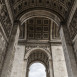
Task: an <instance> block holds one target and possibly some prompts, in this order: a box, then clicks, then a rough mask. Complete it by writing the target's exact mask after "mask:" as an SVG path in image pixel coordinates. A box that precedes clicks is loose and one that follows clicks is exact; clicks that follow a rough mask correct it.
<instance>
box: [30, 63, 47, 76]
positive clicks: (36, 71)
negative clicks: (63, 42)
mask: <svg viewBox="0 0 77 77" xmlns="http://www.w3.org/2000/svg"><path fill="white" fill-rule="evenodd" d="M29 70H30V71H29V77H46V72H45V67H44V65H43V64H41V63H34V64H32V65H31V66H30V68H29Z"/></svg>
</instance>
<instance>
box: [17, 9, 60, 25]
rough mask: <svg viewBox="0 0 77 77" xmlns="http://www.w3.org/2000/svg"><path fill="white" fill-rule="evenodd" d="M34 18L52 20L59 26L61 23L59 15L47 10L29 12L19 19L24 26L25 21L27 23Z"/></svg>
mask: <svg viewBox="0 0 77 77" xmlns="http://www.w3.org/2000/svg"><path fill="white" fill-rule="evenodd" d="M33 17H45V18H49V19H50V20H52V21H54V22H55V23H56V24H57V25H60V22H61V20H60V18H59V17H58V16H57V15H55V14H53V13H51V12H49V11H46V10H33V11H29V12H27V13H25V14H24V15H22V16H21V17H20V18H18V19H19V20H20V22H21V24H23V23H24V22H25V21H27V20H28V19H30V18H33Z"/></svg>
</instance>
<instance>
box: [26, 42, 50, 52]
mask: <svg viewBox="0 0 77 77" xmlns="http://www.w3.org/2000/svg"><path fill="white" fill-rule="evenodd" d="M33 48H42V49H44V50H46V51H48V52H50V45H49V44H34V43H32V44H26V45H25V52H28V51H29V50H31V49H33Z"/></svg>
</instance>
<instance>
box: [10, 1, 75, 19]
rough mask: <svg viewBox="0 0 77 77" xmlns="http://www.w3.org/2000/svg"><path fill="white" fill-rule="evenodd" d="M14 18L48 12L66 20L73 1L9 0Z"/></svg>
mask: <svg viewBox="0 0 77 77" xmlns="http://www.w3.org/2000/svg"><path fill="white" fill-rule="evenodd" d="M9 2H10V5H11V7H12V11H13V14H14V17H15V18H16V17H18V16H20V15H23V14H24V13H26V12H28V11H31V10H35V9H38V10H39V9H41V10H48V11H50V12H53V13H55V14H56V15H58V16H59V17H60V18H62V19H67V17H68V15H69V13H70V10H71V8H72V5H73V3H74V0H9Z"/></svg>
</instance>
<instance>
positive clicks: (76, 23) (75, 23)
mask: <svg viewBox="0 0 77 77" xmlns="http://www.w3.org/2000/svg"><path fill="white" fill-rule="evenodd" d="M69 32H70V36H71V39H72V40H73V39H74V37H75V36H76V34H77V9H76V11H75V14H74V16H73V18H72V21H71V23H70V26H69Z"/></svg>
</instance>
